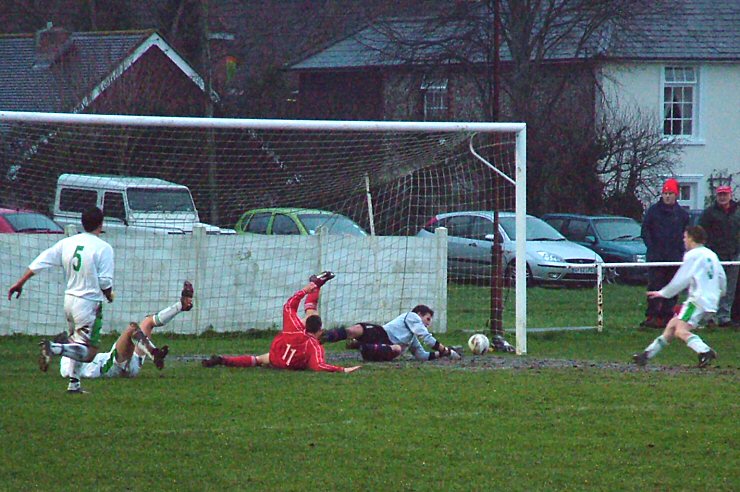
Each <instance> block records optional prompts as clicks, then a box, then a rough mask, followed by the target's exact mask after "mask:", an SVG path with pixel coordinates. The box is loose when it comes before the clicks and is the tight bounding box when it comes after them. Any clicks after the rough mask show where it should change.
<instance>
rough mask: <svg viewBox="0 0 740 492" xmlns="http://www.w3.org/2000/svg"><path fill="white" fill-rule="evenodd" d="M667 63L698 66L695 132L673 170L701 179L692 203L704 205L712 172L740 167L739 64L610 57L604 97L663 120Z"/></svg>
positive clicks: (688, 176)
mask: <svg viewBox="0 0 740 492" xmlns="http://www.w3.org/2000/svg"><path fill="white" fill-rule="evenodd" d="M666 65H668V66H676V65H689V66H694V67H697V68H698V74H699V100H698V111H699V120H698V125H699V126H698V137H697V138H696V139H695V140H694V141H692V142H688V143H687V144H686V145H684V146H683V152H682V154H681V156H680V165H679V166H678V167H677V168H676V174H677V175H678V176H679V178H680V177H681V176H685V177H686V181H687V182H690V181H699V186H698V189H697V192H698V196H697V197H696V200H692V201H693V202H694V203H691V204H690V208H702V207H703V206H704V199H705V197H706V195H707V192H708V188H707V181H706V180H707V178H708V177H709V176H710V175H711V174H712V172H714V171H716V170H720V171H723V170H727V171H729V172H730V173H738V172H740V64H737V63H735V64H731V63H699V64H697V63H679V62H670V63H645V62H640V63H611V64H607V65H606V66H605V67H603V79H602V80H603V84H604V91H605V97H606V98H607V100H609V101H611V103H612V104H617V105H618V107H621V108H632V107H635V106H637V107H639V108H640V109H641V111H642V112H643V114H649V115H652V116H654V117H655V118H656V120H657V121H660V122H662V116H663V115H662V90H663V87H662V76H663V69H664V68H665V67H666ZM679 181H680V179H679Z"/></svg>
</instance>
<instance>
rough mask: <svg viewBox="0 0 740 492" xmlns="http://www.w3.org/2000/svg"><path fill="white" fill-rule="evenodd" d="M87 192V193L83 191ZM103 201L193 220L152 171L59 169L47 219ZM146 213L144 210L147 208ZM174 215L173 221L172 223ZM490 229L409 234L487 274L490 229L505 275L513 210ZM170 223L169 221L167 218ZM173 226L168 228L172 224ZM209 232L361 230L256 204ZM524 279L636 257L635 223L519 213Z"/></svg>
mask: <svg viewBox="0 0 740 492" xmlns="http://www.w3.org/2000/svg"><path fill="white" fill-rule="evenodd" d="M88 195H90V196H88ZM92 204H96V205H98V206H100V207H105V214H106V218H107V219H108V222H110V223H109V224H108V225H109V226H113V227H116V226H118V227H134V228H137V227H138V228H141V229H142V230H153V231H159V230H160V229H161V230H162V231H165V232H166V233H173V232H172V230H173V229H175V228H176V229H177V231H178V232H180V233H184V232H189V231H192V226H193V224H195V223H199V219H198V214H197V210H196V209H195V206H194V203H193V199H192V197H191V195H190V191H189V190H188V188H187V187H185V186H182V185H177V184H175V183H170V182H165V181H162V180H155V179H153V178H120V177H100V176H92V175H90V176H88V175H66V174H65V175H62V176H60V178H59V182H58V186H57V196H56V199H55V209H54V210H55V214H54V218H55V219H56V218H58V219H59V221H60V222H61V223H70V222H75V223H78V222H79V215H80V214H81V212H82V209H81V208H80V207H82V206H83V205H88V206H89V205H92ZM147 214H148V215H147ZM175 219H178V220H179V222H176V221H175ZM498 220H499V224H498V229H497V230H494V213H493V212H492V211H485V210H477V211H459V212H449V213H441V214H437V215H435V216H434V217H433V218H432V219H431V220H429V222H428V223H427V224H426V225H425V226H424V227H423V228H422V229H421V230H420V231H419V233H418V234H417V236H419V237H428V236H430V235H433V234H434V230H435V229H436V228H438V227H445V228H447V231H448V253H447V256H448V262H447V266H448V275H449V277H450V278H452V279H461V280H469V279H488V278H490V276H491V265H492V256H493V255H492V248H493V244H494V238H495V237H496V236H495V234H497V235H498V236H499V238H500V240H501V244H502V249H503V254H502V260H501V262H502V264H501V268H502V269H503V270H504V272H505V275H506V276H507V277H508V278H513V275H514V271H515V263H516V262H515V259H516V246H515V243H516V226H515V214H514V213H513V212H500V213H499V214H498ZM175 222H176V223H175ZM175 226H176V227H175ZM206 227H207V228H210V229H212V230H213V232H211V230H210V229H209V231H208V232H211V233H221V234H224V233H229V232H230V233H231V234H233V233H236V234H265V235H313V234H317V232H318V231H319V229H320V228H323V229H324V230H326V232H327V233H328V234H331V235H350V236H358V237H361V236H367V235H368V234H367V232H366V231H365V230H364V229H363V228H362V227H361V226H360V225H359V224H357V223H356V222H354V221H353V220H352V219H350V218H349V217H347V216H345V215H342V214H339V213H335V212H331V211H327V210H318V209H307V208H287V207H283V208H277V207H276V208H259V209H253V210H249V211H247V212H244V213H243V214H242V215H241V217H240V218H239V220H238V221H237V223H236V225H235V227H234V229H233V230H226V229H220V228H218V227H215V226H208V225H206ZM2 232H32V233H50V234H61V233H63V229H62V227H61V226H59V224H57V223H56V222H55V221H53V220H51V219H50V218H48V217H46V216H45V215H42V214H39V213H36V212H33V211H30V210H16V209H9V208H5V209H0V233H2ZM526 234H527V237H526V256H527V258H526V264H527V270H526V271H527V280H528V283H529V284H534V283H558V284H571V285H593V283H594V282H595V280H596V269H595V267H594V266H593V265H594V263H601V262H608V263H616V262H638V263H639V262H644V261H645V252H646V248H645V244H644V243H643V241H642V239H641V237H640V224H639V223H638V222H637V221H635V220H633V219H630V218H627V217H615V216H606V215H605V216H588V215H578V214H545V215H543V216H542V218H541V219H540V218H537V217H534V216H531V215H528V216H527V218H526ZM645 277H646V269H645V268H615V269H609V270H608V278H609V279H616V280H621V281H630V282H643V281H644V280H645Z"/></svg>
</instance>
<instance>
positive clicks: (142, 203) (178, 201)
mask: <svg viewBox="0 0 740 492" xmlns="http://www.w3.org/2000/svg"><path fill="white" fill-rule="evenodd" d="M127 194H128V206H129V208H130V209H131V210H134V211H137V212H195V205H194V204H193V197H191V196H190V192H189V191H188V190H186V189H172V188H129V189H128V190H127Z"/></svg>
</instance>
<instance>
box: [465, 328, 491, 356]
mask: <svg viewBox="0 0 740 492" xmlns="http://www.w3.org/2000/svg"><path fill="white" fill-rule="evenodd" d="M468 347H470V350H471V351H472V352H473V353H474V354H475V355H482V354H485V353H486V352H488V349H489V348H490V347H491V342H490V341H489V340H488V337H487V336H485V335H484V334H482V333H476V334H475V335H473V336H472V337H470V338H469V339H468Z"/></svg>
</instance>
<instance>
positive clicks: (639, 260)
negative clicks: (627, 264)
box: [632, 255, 646, 263]
mask: <svg viewBox="0 0 740 492" xmlns="http://www.w3.org/2000/svg"><path fill="white" fill-rule="evenodd" d="M645 259H646V258H645V255H635V256H634V257H633V258H632V260H633V261H634V262H635V263H645Z"/></svg>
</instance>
